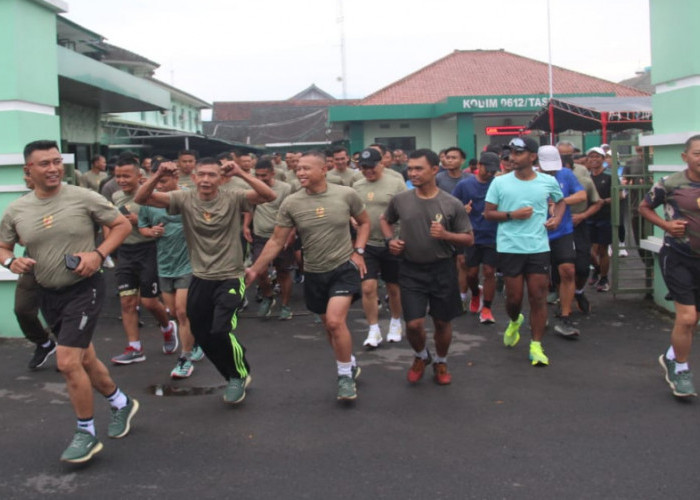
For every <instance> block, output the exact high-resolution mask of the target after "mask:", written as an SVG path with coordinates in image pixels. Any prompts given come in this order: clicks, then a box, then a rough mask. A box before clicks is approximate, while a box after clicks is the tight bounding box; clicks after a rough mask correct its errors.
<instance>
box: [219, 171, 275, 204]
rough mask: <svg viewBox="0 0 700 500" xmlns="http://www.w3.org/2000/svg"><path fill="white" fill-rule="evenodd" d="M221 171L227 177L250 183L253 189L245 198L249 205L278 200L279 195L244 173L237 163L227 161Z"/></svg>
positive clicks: (247, 192) (246, 193)
mask: <svg viewBox="0 0 700 500" xmlns="http://www.w3.org/2000/svg"><path fill="white" fill-rule="evenodd" d="M221 170H222V171H223V174H224V176H226V177H234V176H236V177H240V178H241V179H243V180H244V181H246V182H247V183H248V185H249V186H250V187H251V188H253V189H252V190H249V191H246V192H245V198H246V200H248V203H250V204H252V205H259V204H260V203H267V202H268V201H273V200H274V199H275V198H277V194H275V192H274V191H273V190H272V188H270V186H268V185H267V184H265V183H264V182H263V181H261V180H260V179H258V178H256V177H254V176H252V175H250V174H249V173H247V172H244V171H243V169H242V168H241V167H239V166H238V164H237V163H236V162H235V161H225V162H224V163H223V164H222V165H221Z"/></svg>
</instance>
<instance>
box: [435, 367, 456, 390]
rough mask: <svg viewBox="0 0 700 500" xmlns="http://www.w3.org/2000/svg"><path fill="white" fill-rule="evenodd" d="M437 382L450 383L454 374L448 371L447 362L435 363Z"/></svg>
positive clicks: (440, 383)
mask: <svg viewBox="0 0 700 500" xmlns="http://www.w3.org/2000/svg"><path fill="white" fill-rule="evenodd" d="M433 374H434V379H435V383H436V384H438V385H450V383H452V375H451V374H450V372H448V371H447V363H435V364H434V365H433Z"/></svg>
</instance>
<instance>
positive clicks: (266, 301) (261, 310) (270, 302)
mask: <svg viewBox="0 0 700 500" xmlns="http://www.w3.org/2000/svg"><path fill="white" fill-rule="evenodd" d="M274 305H275V298H274V297H263V299H262V301H261V302H260V307H258V318H269V317H270V315H271V314H272V308H273V307H274Z"/></svg>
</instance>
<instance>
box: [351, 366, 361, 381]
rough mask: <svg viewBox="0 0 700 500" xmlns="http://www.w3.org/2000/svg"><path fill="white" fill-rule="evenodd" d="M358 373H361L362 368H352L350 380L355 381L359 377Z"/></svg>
mask: <svg viewBox="0 0 700 500" xmlns="http://www.w3.org/2000/svg"><path fill="white" fill-rule="evenodd" d="M360 373H362V368H360V367H359V366H357V365H355V366H353V367H352V379H353V380H357V379H358V378H359V377H360Z"/></svg>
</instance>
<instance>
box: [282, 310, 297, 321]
mask: <svg viewBox="0 0 700 500" xmlns="http://www.w3.org/2000/svg"><path fill="white" fill-rule="evenodd" d="M292 316H294V314H292V308H291V307H289V306H282V308H281V309H280V317H279V320H280V321H286V320H289V319H292Z"/></svg>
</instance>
